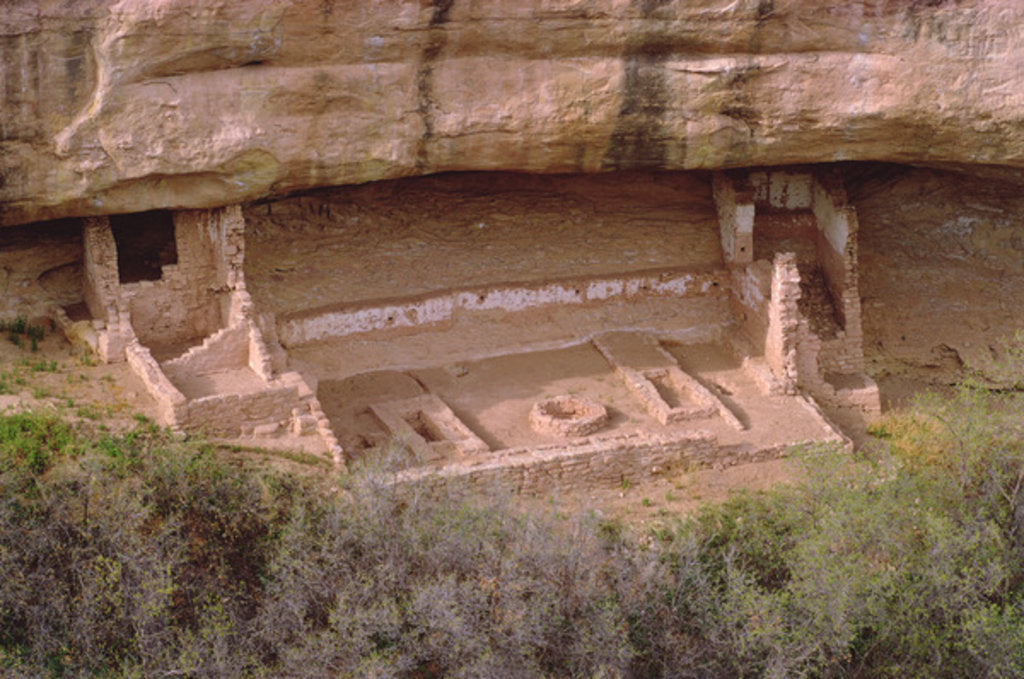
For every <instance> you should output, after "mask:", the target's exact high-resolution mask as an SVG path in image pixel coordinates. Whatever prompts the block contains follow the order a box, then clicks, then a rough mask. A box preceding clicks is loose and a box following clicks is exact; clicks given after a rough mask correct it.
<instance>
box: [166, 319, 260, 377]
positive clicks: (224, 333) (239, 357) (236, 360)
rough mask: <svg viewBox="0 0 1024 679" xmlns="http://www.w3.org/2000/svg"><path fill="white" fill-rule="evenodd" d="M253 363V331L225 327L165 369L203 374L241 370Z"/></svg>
mask: <svg viewBox="0 0 1024 679" xmlns="http://www.w3.org/2000/svg"><path fill="white" fill-rule="evenodd" d="M248 363H249V328H248V326H247V325H238V326H235V327H233V328H222V329H220V330H218V331H217V332H215V333H214V334H212V335H210V336H209V337H207V338H206V339H204V340H203V343H202V344H199V345H196V346H194V347H192V348H191V349H189V350H188V351H186V352H185V353H184V354H182V355H181V356H179V357H177V358H175V359H172V360H170V361H166V362H165V363H164V364H163V365H164V367H165V368H176V369H178V370H180V371H182V372H186V373H192V374H196V375H201V374H203V373H210V372H215V371H218V370H225V369H229V368H240V367H242V366H245V365H248Z"/></svg>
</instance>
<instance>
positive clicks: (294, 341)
mask: <svg viewBox="0 0 1024 679" xmlns="http://www.w3.org/2000/svg"><path fill="white" fill-rule="evenodd" d="M728 285H729V275H728V273H727V272H725V271H720V272H714V273H683V272H679V271H659V272H650V273H645V274H641V275H633V276H622V277H616V278H598V279H593V278H590V279H579V280H575V279H572V280H564V281H559V282H557V283H547V284H542V285H521V286H513V285H509V286H502V287H487V288H480V289H471V290H462V291H457V292H446V293H441V294H431V295H424V296H420V297H417V298H413V299H408V300H400V301H394V302H388V301H377V302H370V303H362V304H352V305H345V306H343V307H338V308H331V309H322V310H313V311H307V312H303V313H301V314H296V315H294V316H290V315H289V316H282V317H279V319H278V324H277V332H278V336H279V339H280V341H281V343H282V344H283V345H285V346H296V345H300V344H305V343H308V342H315V341H319V340H325V339H331V338H337V337H345V336H348V335H355V334H359V333H367V332H374V331H382V330H391V329H395V328H416V327H420V326H429V325H431V324H437V323H444V322H447V321H451V320H452V319H453V318H454V317H455V316H456V315H457V314H465V313H480V312H493V311H500V312H506V313H514V312H517V311H524V310H527V309H533V308H538V307H544V306H573V305H583V304H588V303H590V304H593V303H600V302H603V301H607V300H612V299H617V298H625V299H634V298H642V297H646V296H651V297H659V296H660V297H672V298H679V299H684V298H692V297H698V296H703V295H707V294H710V293H712V292H716V293H717V292H720V291H722V290H725V289H727V288H728Z"/></svg>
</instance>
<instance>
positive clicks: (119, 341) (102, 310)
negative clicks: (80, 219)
mask: <svg viewBox="0 0 1024 679" xmlns="http://www.w3.org/2000/svg"><path fill="white" fill-rule="evenodd" d="M82 245H83V267H82V269H83V276H82V278H83V280H82V287H83V292H84V296H85V303H86V306H88V307H89V314H90V315H91V316H92V317H93V318H94V319H96V320H95V321H94V324H95V327H96V331H97V341H96V346H95V347H94V349H95V351H96V353H97V354H98V355H99V357H100V359H101V360H102V361H104V362H105V363H115V362H118V361H123V360H124V358H125V356H124V350H125V339H124V336H123V333H122V331H121V330H122V327H121V312H120V306H121V304H120V299H121V279H120V275H119V274H118V270H117V244H116V243H115V242H114V234H113V232H111V230H110V220H109V219H108V218H107V217H89V218H88V219H86V220H85V224H84V226H83V227H82Z"/></svg>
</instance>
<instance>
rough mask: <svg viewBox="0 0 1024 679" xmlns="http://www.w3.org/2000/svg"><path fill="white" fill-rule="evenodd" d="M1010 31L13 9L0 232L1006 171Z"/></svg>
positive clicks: (518, 0)
mask: <svg viewBox="0 0 1024 679" xmlns="http://www.w3.org/2000/svg"><path fill="white" fill-rule="evenodd" d="M1022 38H1024V3H1021V2H1019V0H848V1H846V2H842V3H824V2H821V1H820V0H674V1H673V0H631V1H626V0H488V1H487V2H480V1H477V0H474V1H473V2H470V1H469V0H433V1H432V2H430V1H427V0H415V1H403V0H358V1H356V0H353V1H350V2H349V1H346V2H335V1H334V0H295V1H293V2H287V3H282V2H280V1H279V0H244V1H243V0H119V1H117V0H16V1H15V2H6V3H3V4H0V98H2V103H0V224H17V223H24V222H30V221H35V220H41V219H51V218H56V217H61V216H74V215H85V214H110V213H116V212H127V211H141V210H146V209H151V208H154V207H202V206H213V205H221V204H227V203H232V202H238V201H247V200H252V199H257V198H261V197H264V196H268V195H281V194H285V193H289V192H292V191H296V190H301V189H307V188H311V187H317V186H327V185H339V184H349V183H358V182H366V181H371V180H377V179H383V178H390V177H399V176H408V175H414V174H426V173H431V172H439V171H446V170H498V169H500V170H523V171H530V172H576V171H586V172H591V171H601V170H610V169H626V168H667V169H673V168H675V169H685V168H716V167H726V166H743V165H779V164H787V163H806V162H830V161H836V160H886V161H894V162H902V163H913V164H925V165H936V166H941V165H948V166H955V167H966V166H983V165H984V166H994V167H995V169H996V171H997V172H999V173H1000V174H1006V173H1010V174H1016V173H1017V171H1018V170H1022V169H1024V50H1022V49H1021V47H1020V45H1021V44H1022ZM1021 174H1022V175H1024V172H1022V173H1021Z"/></svg>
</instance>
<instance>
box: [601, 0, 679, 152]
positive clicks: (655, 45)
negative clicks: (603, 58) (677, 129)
mask: <svg viewBox="0 0 1024 679" xmlns="http://www.w3.org/2000/svg"><path fill="white" fill-rule="evenodd" d="M666 2H667V0H633V6H634V7H636V8H637V9H639V10H640V14H641V16H642V17H643V18H644V19H649V18H651V16H652V15H653V14H654V13H655V12H656V11H657V10H658V9H659V8H660V7H662V6H663V5H665V4H666ZM668 55H669V50H667V49H665V45H664V41H663V39H662V38H660V37H658V36H657V35H656V34H653V33H649V32H647V31H643V32H641V34H640V35H638V36H636V39H635V40H632V41H631V44H630V45H629V46H628V47H627V49H626V54H625V56H624V61H625V64H624V69H623V70H624V72H625V73H624V77H623V85H622V89H623V91H622V105H621V107H620V108H619V115H618V117H617V118H616V121H615V129H614V130H613V131H612V136H611V139H610V140H609V143H608V148H607V149H606V150H605V153H604V157H603V158H602V159H601V168H602V169H606V170H633V169H645V168H659V167H663V166H664V164H665V159H666V157H667V155H668V144H669V135H668V133H667V131H666V130H665V114H666V113H667V111H668V97H669V93H668V77H667V75H666V73H665V62H666V61H667V60H668Z"/></svg>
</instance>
